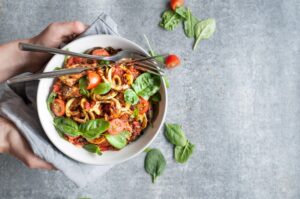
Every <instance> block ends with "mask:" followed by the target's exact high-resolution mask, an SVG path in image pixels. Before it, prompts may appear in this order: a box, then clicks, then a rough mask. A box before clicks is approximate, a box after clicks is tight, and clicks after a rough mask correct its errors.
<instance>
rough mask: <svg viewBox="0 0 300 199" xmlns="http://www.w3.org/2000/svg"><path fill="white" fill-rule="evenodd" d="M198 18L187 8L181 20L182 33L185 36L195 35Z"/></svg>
mask: <svg viewBox="0 0 300 199" xmlns="http://www.w3.org/2000/svg"><path fill="white" fill-rule="evenodd" d="M197 22H198V19H197V18H196V17H194V16H193V15H192V13H191V11H190V9H188V10H187V17H186V20H185V21H184V22H183V29H184V33H185V35H186V36H187V37H189V38H191V37H194V35H195V25H196V24H197Z"/></svg>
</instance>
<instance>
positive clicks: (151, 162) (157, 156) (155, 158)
mask: <svg viewBox="0 0 300 199" xmlns="http://www.w3.org/2000/svg"><path fill="white" fill-rule="evenodd" d="M165 168H166V160H165V158H164V156H163V154H162V153H161V152H160V150H158V149H151V150H150V151H148V152H147V155H146V158H145V170H146V172H147V173H148V174H150V175H151V177H152V182H153V183H154V182H155V180H156V178H157V177H158V176H160V175H161V174H162V173H163V171H164V170H165Z"/></svg>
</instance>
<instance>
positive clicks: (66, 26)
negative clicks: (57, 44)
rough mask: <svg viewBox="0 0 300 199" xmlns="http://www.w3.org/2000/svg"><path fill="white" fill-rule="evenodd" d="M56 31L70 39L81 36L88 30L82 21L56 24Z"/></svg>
mask: <svg viewBox="0 0 300 199" xmlns="http://www.w3.org/2000/svg"><path fill="white" fill-rule="evenodd" d="M54 26H55V29H56V30H57V31H59V33H60V36H62V37H69V36H72V35H79V34H81V33H82V32H84V31H85V30H86V28H87V26H86V25H85V24H83V23H82V22H80V21H72V22H58V23H54Z"/></svg>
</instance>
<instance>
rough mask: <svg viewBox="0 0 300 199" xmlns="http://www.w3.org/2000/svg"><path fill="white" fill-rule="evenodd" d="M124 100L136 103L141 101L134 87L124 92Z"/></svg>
mask: <svg viewBox="0 0 300 199" xmlns="http://www.w3.org/2000/svg"><path fill="white" fill-rule="evenodd" d="M124 100H125V102H127V103H129V104H132V105H135V104H137V103H138V102H139V97H138V96H137V95H136V94H135V92H134V91H133V90H132V89H127V90H126V91H125V92H124Z"/></svg>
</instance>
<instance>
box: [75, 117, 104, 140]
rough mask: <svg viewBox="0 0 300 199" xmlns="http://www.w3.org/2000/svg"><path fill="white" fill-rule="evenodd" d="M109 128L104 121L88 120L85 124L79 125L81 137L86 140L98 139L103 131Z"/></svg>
mask: <svg viewBox="0 0 300 199" xmlns="http://www.w3.org/2000/svg"><path fill="white" fill-rule="evenodd" d="M108 128H109V122H108V121H106V120H104V119H94V120H89V121H87V122H86V123H83V124H80V126H79V129H80V132H81V133H82V136H83V137H85V138H87V139H94V138H97V137H99V135H101V134H102V133H103V132H104V131H106V130H107V129H108Z"/></svg>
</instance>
